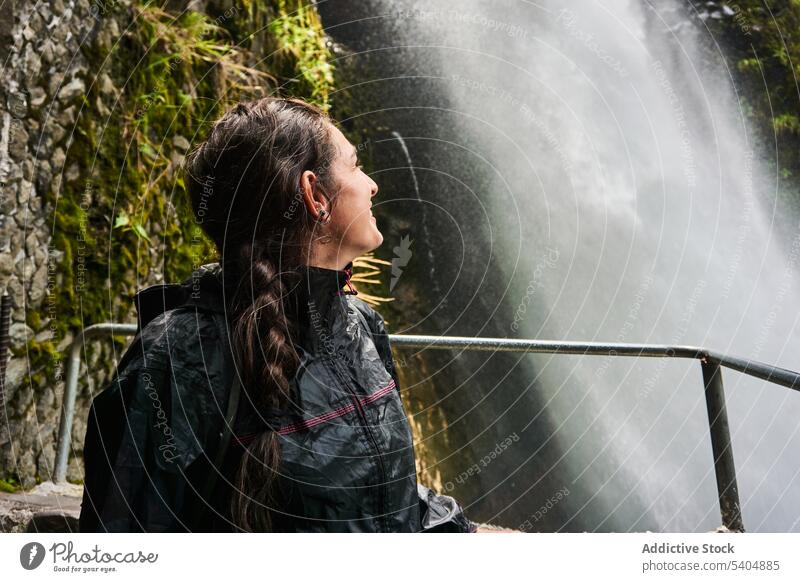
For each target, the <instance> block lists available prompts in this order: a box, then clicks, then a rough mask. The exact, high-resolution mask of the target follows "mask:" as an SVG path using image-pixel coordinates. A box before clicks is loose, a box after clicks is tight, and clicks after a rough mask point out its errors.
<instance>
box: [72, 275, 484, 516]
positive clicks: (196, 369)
mask: <svg viewBox="0 0 800 582" xmlns="http://www.w3.org/2000/svg"><path fill="white" fill-rule="evenodd" d="M301 273H302V274H303V281H302V283H301V284H300V285H298V286H297V288H296V289H294V290H293V292H292V297H293V298H294V299H293V303H291V304H293V305H294V307H295V310H296V311H295V316H296V317H298V319H299V322H300V326H299V328H300V330H301V332H300V333H299V334H298V338H297V339H298V341H297V342H295V343H296V347H297V349H298V353H299V354H300V355H301V361H300V366H299V368H298V371H297V374H296V375H295V378H294V379H293V380H292V385H293V394H294V397H293V402H292V405H291V409H290V410H282V411H279V410H273V411H270V412H269V415H268V417H265V416H264V415H263V414H259V413H258V412H256V410H255V408H254V406H253V403H252V402H251V401H250V398H249V397H248V395H247V392H246V391H241V394H240V398H239V402H238V405H237V406H231V402H232V401H235V395H236V394H239V392H238V391H236V390H235V389H232V388H231V386H235V385H236V380H237V379H238V374H236V375H235V374H234V368H235V366H234V365H233V364H231V362H232V361H234V360H233V358H232V357H231V356H230V354H231V351H230V344H229V343H228V336H227V334H228V329H227V328H228V326H227V324H226V323H225V316H224V313H225V312H224V306H223V305H224V302H223V296H222V276H221V268H220V266H219V264H218V263H211V264H208V265H203V266H202V267H200V268H199V269H198V270H196V271H194V272H193V273H192V276H191V277H190V278H189V279H187V280H186V281H185V282H184V283H182V284H171V285H156V286H152V287H148V288H147V289H145V290H143V291H140V292H139V293H137V295H136V306H137V310H138V324H139V325H138V331H137V334H136V336H135V338H134V340H133V342H132V343H131V345H130V346H129V348H128V349H127V350H126V352H125V354H124V355H123V357H122V359H121V360H120V363H119V364H118V366H117V370H116V374H115V376H114V378H113V379H112V380H111V382H110V383H109V384H108V385H107V386H106V387H105V389H104V390H103V391H102V392H100V393H99V394H98V395H97V396H96V397H95V398H94V399H93V400H92V404H91V407H90V411H89V419H88V424H87V432H86V438H85V442H84V463H85V470H86V476H85V480H84V495H83V502H82V506H81V514H80V531H83V532H131V531H148V532H176V531H206V532H223V531H237V529H236V528H235V527H234V526H233V524H232V523H231V519H230V513H229V508H228V506H229V501H230V497H231V494H232V492H233V483H234V476H235V472H236V469H237V467H238V465H239V461H240V459H241V455H242V454H245V450H246V447H247V443H248V442H250V441H251V440H252V439H253V438H255V436H257V435H258V434H259V433H260V432H262V431H264V430H270V429H271V430H276V431H277V432H278V434H279V435H280V440H279V442H280V445H281V456H282V460H281V465H280V469H279V471H280V477H279V480H278V482H279V491H280V497H281V499H282V500H283V501H282V505H281V506H280V507H279V508H278V510H279V511H278V513H277V514H276V515H275V517H274V518H273V524H274V525H273V527H274V530H275V531H298V532H328V531H330V532H417V531H441V532H472V531H475V529H476V527H475V524H474V523H472V522H471V521H470V520H469V519H467V517H466V516H465V515H464V513H463V511H462V509H461V507H460V506H459V504H458V503H457V502H456V501H455V500H454V499H453V498H452V497H449V496H446V495H437V494H436V493H435V492H434V491H432V490H430V489H428V488H427V487H425V486H423V485H421V484H418V483H417V479H416V473H415V463H414V450H413V446H412V445H413V443H412V436H411V430H410V427H409V423H408V419H407V417H406V413H405V410H404V408H403V404H402V402H401V399H400V392H399V390H400V386H399V382H398V377H397V374H396V370H395V366H394V361H393V359H392V353H391V348H390V344H389V340H388V335H387V332H386V330H385V328H384V322H383V319H382V317H381V316H380V315H379V314H378V313H377V312H375V311H374V310H373V309H372V308H371V307H370V306H368V305H367V304H366V303H364V302H363V301H362V300H360V299H358V298H356V297H355V296H354V295H355V293H356V292H355V291H354V290H353V289H352V286H351V285H350V281H349V278H350V275H351V273H352V263H350V264H348V266H347V267H346V268H345V269H344V270H342V271H338V270H331V269H324V268H320V267H310V266H306V267H303V268H302V270H301ZM345 285H347V287H348V289H350V291H346V290H342V288H343V287H344V286H345ZM223 346H225V348H224V349H223ZM226 349H227V350H228V354H226V353H225V350H226ZM238 385H239V386H241V384H238ZM232 396H233V398H232ZM232 409H235V410H236V414H235V417H233V416H231V415H230V411H231V410H232ZM226 412H227V413H229V414H228V418H226ZM226 426H229V427H230V430H229V431H226V430H225V428H226ZM231 432H232V435H231ZM218 467H219V469H218Z"/></svg>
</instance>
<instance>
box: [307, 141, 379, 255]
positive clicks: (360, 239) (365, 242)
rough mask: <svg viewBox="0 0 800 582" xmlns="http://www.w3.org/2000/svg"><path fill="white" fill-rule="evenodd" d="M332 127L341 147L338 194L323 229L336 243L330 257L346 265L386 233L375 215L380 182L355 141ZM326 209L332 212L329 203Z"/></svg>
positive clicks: (336, 177) (337, 167)
mask: <svg viewBox="0 0 800 582" xmlns="http://www.w3.org/2000/svg"><path fill="white" fill-rule="evenodd" d="M330 130H331V136H332V138H333V141H334V143H335V145H336V148H337V150H338V153H337V156H336V159H335V160H334V162H333V165H332V167H331V173H332V177H333V182H334V184H335V188H336V190H338V194H337V199H336V203H335V205H334V208H333V211H332V212H331V220H330V222H329V223H328V224H327V225H325V226H324V227H322V229H323V232H327V233H330V234H331V235H333V241H334V243H335V244H334V245H328V246H334V247H335V248H332V249H330V250H331V251H332V252H333V253H334V257H335V258H334V257H329V258H330V259H331V260H332V261H333V262H334V263H336V264H338V265H344V264H347V263H348V262H349V261H351V260H353V259H355V258H356V257H359V256H361V255H363V254H364V253H367V252H369V251H371V250H373V249H376V248H377V247H379V246H380V245H381V243H383V235H382V234H381V232H380V231H379V230H378V225H377V223H376V221H375V217H374V216H373V215H372V197H373V196H375V194H377V192H378V185H377V184H376V183H375V181H374V180H373V179H372V178H370V177H369V176H367V174H365V173H364V171H363V170H362V169H361V167H360V165H359V160H358V155H357V154H358V152H357V150H356V148H355V147H354V146H353V144H351V143H350V142H349V141H348V139H347V138H346V137H345V136H344V134H343V133H342V132H341V131H339V129H338V128H337V127H335V126H333V125H331V126H330ZM326 209H327V210H329V211H330V209H329V208H327V206H326Z"/></svg>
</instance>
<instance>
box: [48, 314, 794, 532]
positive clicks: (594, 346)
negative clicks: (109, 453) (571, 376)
mask: <svg viewBox="0 0 800 582" xmlns="http://www.w3.org/2000/svg"><path fill="white" fill-rule="evenodd" d="M136 330H137V326H136V325H134V324H120V323H101V324H97V325H92V326H89V327H87V328H86V329H84V330H83V331H82V332H81V333H79V334H78V335H77V336H76V337H75V339H74V340H73V342H72V344H71V345H70V349H69V361H68V363H67V366H68V371H67V381H66V385H65V387H64V399H63V403H62V409H61V425H60V427H59V433H58V448H57V449H56V466H55V472H54V475H53V480H54V481H56V482H63V481H64V480H65V478H66V472H67V461H68V454H69V445H70V442H71V434H72V422H73V419H74V416H75V397H76V394H77V386H78V371H79V369H80V356H81V350H82V348H83V347H84V345H85V343H86V340H87V339H89V338H92V337H97V336H102V335H134V334H135V333H136ZM389 340H390V341H391V344H392V346H394V347H396V348H412V347H413V348H431V349H448V350H449V349H465V350H478V351H490V352H525V353H551V354H573V355H590V356H602V355H606V356H622V357H648V358H684V359H693V360H699V361H700V368H701V372H702V376H703V385H704V387H705V396H706V410H707V412H708V424H709V432H710V435H711V451H712V453H713V456H714V469H715V473H716V478H717V493H718V496H719V505H720V514H721V517H722V523H723V525H724V526H725V527H727V528H728V529H729V530H731V531H744V525H743V523H742V511H741V506H740V503H739V491H738V487H737V485H736V469H735V466H734V463H733V450H732V448H731V435H730V429H729V427H728V414H727V412H726V409H725V392H724V389H723V386H722V370H721V368H722V367H725V368H730V369H732V370H736V371H738V372H741V373H743V374H747V375H748V376H754V377H756V378H760V379H762V380H766V381H767V382H772V383H774V384H780V385H781V386H786V387H787V388H791V389H793V390H798V391H800V374H798V373H797V372H793V371H792V370H787V369H785V368H778V367H776V366H770V365H769V364H764V363H762V362H757V361H755V360H747V359H743V358H736V357H732V356H726V355H724V354H720V353H718V352H713V351H711V350H707V349H705V348H698V347H694V346H670V345H658V344H623V343H602V342H573V341H561V342H559V341H545V340H518V339H504V338H471V337H452V336H443V337H439V336H430V335H390V336H389Z"/></svg>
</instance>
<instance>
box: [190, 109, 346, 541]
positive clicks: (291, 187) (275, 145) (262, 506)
mask: <svg viewBox="0 0 800 582" xmlns="http://www.w3.org/2000/svg"><path fill="white" fill-rule="evenodd" d="M332 123H333V121H332V120H331V118H330V117H328V115H327V114H326V113H325V112H323V111H322V110H321V109H319V108H318V107H316V106H315V105H313V104H310V103H307V102H305V101H302V100H300V99H295V98H278V97H265V98H262V99H259V100H257V101H252V102H245V103H239V104H238V105H236V106H235V107H234V108H233V109H232V110H230V111H228V112H227V113H226V114H225V115H223V116H222V117H221V118H220V119H219V120H217V121H216V122H215V123H214V125H213V127H212V128H211V131H210V133H209V135H208V137H207V138H206V140H205V141H204V142H203V143H201V144H200V145H199V146H198V147H196V148H195V149H193V150H192V152H191V153H190V154H189V155H188V156H187V160H186V174H187V180H186V187H187V190H188V192H189V196H190V198H191V203H192V209H193V211H194V215H195V220H196V221H197V222H198V223H199V224H200V226H201V228H202V229H203V230H204V231H205V232H206V234H208V236H209V237H210V238H211V239H212V240H213V241H214V244H215V246H216V247H217V251H218V252H219V260H220V264H221V265H222V271H223V279H224V285H225V289H226V292H225V295H226V298H225V304H226V309H227V310H228V314H227V317H228V320H229V322H230V329H231V345H232V347H233V350H234V353H235V355H236V357H237V359H238V360H239V362H238V364H237V367H240V368H239V373H240V376H241V378H242V382H243V385H244V389H245V391H246V392H247V395H248V396H249V397H250V398H251V401H252V402H254V403H255V404H256V406H257V407H258V408H259V410H260V411H262V412H264V413H265V414H268V411H269V410H271V409H272V410H275V409H285V408H286V406H287V405H288V404H289V403H290V401H291V394H290V385H291V381H292V379H293V377H294V375H295V372H296V370H297V367H298V365H299V356H298V354H297V351H296V349H295V347H294V345H293V342H292V339H293V338H294V337H296V336H295V333H296V331H297V330H296V326H297V322H296V321H294V320H293V318H292V317H291V310H288V309H286V302H287V289H290V288H291V286H292V284H293V283H295V282H296V280H295V281H293V280H292V279H293V277H295V276H296V275H297V272H296V270H297V268H298V267H299V266H300V265H302V264H305V262H306V261H305V260H304V259H305V257H306V253H307V252H308V248H309V244H310V241H311V240H312V237H314V236H316V235H315V232H314V227H315V224H316V223H315V222H314V219H313V217H312V216H311V215H310V214H309V213H308V212H307V211H306V208H305V205H304V203H303V199H302V195H301V193H300V177H301V175H302V173H303V172H304V171H305V170H311V171H313V172H314V173H315V175H316V176H317V178H318V182H317V185H316V187H317V188H319V189H320V190H321V191H322V193H323V194H324V195H325V196H326V197H327V198H328V199H329V200H330V201H331V203H332V204H333V203H334V199H335V193H333V186H334V184H333V180H332V178H331V174H330V169H331V165H332V164H333V161H334V159H335V157H336V146H335V144H334V142H333V137H332V135H331V132H330V129H331V127H332ZM279 464H280V445H279V443H278V439H277V434H276V433H275V432H274V431H273V430H265V432H264V433H262V434H261V435H260V436H259V437H258V438H256V439H255V440H254V441H253V442H252V443H251V444H250V445H249V447H248V448H247V450H246V451H245V452H244V454H243V456H242V461H241V464H240V466H239V469H238V471H237V475H236V478H235V482H234V487H235V489H234V493H233V496H232V499H231V507H230V511H231V517H232V520H233V523H234V524H235V525H236V526H237V527H238V528H240V529H242V530H244V531H269V530H270V529H272V525H273V520H272V518H271V515H270V513H271V511H270V508H271V507H272V508H274V507H275V503H276V495H275V484H276V479H275V477H276V475H277V471H278V467H279Z"/></svg>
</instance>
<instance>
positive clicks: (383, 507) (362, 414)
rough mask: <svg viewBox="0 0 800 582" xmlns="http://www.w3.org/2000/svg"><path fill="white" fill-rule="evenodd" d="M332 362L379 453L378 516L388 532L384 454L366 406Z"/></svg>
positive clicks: (336, 363)
mask: <svg viewBox="0 0 800 582" xmlns="http://www.w3.org/2000/svg"><path fill="white" fill-rule="evenodd" d="M331 361H332V363H333V367H334V369H335V370H336V373H337V375H338V376H339V380H340V381H341V382H342V384H343V385H344V387H345V388H346V389H347V391H348V392H349V393H350V396H351V397H352V398H353V400H355V403H356V408H357V409H358V414H359V417H360V418H361V422H362V423H363V425H364V432H366V433H367V436H368V437H369V440H370V441H371V442H372V446H373V447H375V452H376V453H377V457H378V466H379V467H380V473H381V478H382V483H381V485H380V495H379V497H378V499H379V506H380V509H379V511H380V515H379V516H378V520H379V522H380V523H381V524H382V526H383V530H384V531H388V528H387V527H386V488H387V487H388V484H387V474H386V466H385V464H384V461H383V453H381V449H380V446H379V445H378V441H377V440H376V439H375V435H374V434H372V430H371V429H370V426H369V421H368V420H367V413H366V412H365V411H364V406H363V405H362V404H361V399H360V398H359V396H358V393H357V392H356V391H355V390H353V388H352V387H351V386H350V383H349V382H348V381H347V380H345V378H344V377H343V376H344V375H343V374H342V372H341V370H340V369H339V366H338V362H337V361H336V360H334V359H333V358H331Z"/></svg>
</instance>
